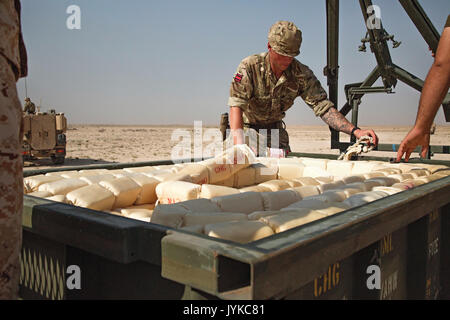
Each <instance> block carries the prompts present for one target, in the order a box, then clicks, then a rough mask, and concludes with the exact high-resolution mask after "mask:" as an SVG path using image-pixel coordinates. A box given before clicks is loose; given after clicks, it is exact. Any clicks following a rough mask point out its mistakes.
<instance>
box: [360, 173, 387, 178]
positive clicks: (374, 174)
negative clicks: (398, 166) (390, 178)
mask: <svg viewBox="0 0 450 320" xmlns="http://www.w3.org/2000/svg"><path fill="white" fill-rule="evenodd" d="M362 175H363V176H364V178H366V179H372V178H378V177H385V176H386V175H385V174H384V173H383V172H377V171H373V172H368V173H363V174H362Z"/></svg>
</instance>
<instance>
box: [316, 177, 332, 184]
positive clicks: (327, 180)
mask: <svg viewBox="0 0 450 320" xmlns="http://www.w3.org/2000/svg"><path fill="white" fill-rule="evenodd" d="M314 179H315V180H316V181H317V182H318V183H319V184H328V183H333V182H334V177H333V176H329V177H315V178H314Z"/></svg>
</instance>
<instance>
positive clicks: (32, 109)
mask: <svg viewBox="0 0 450 320" xmlns="http://www.w3.org/2000/svg"><path fill="white" fill-rule="evenodd" d="M23 112H26V113H28V114H35V113H36V106H35V105H34V103H33V102H31V100H30V98H28V97H26V98H25V108H24V109H23Z"/></svg>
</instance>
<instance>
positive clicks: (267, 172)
mask: <svg viewBox="0 0 450 320" xmlns="http://www.w3.org/2000/svg"><path fill="white" fill-rule="evenodd" d="M252 167H253V168H254V169H255V184H260V183H263V182H266V181H271V180H276V179H277V178H278V164H277V163H276V162H274V163H267V164H262V163H254V164H252Z"/></svg>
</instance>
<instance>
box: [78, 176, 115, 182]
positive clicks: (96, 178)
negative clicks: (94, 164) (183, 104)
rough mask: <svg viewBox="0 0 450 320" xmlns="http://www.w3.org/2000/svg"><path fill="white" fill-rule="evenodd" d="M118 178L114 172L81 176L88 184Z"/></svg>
mask: <svg viewBox="0 0 450 320" xmlns="http://www.w3.org/2000/svg"><path fill="white" fill-rule="evenodd" d="M114 179H116V176H114V175H113V174H108V173H106V174H98V175H92V176H83V177H80V180H83V181H84V182H86V183H87V184H96V183H99V182H100V181H108V180H114Z"/></svg>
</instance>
